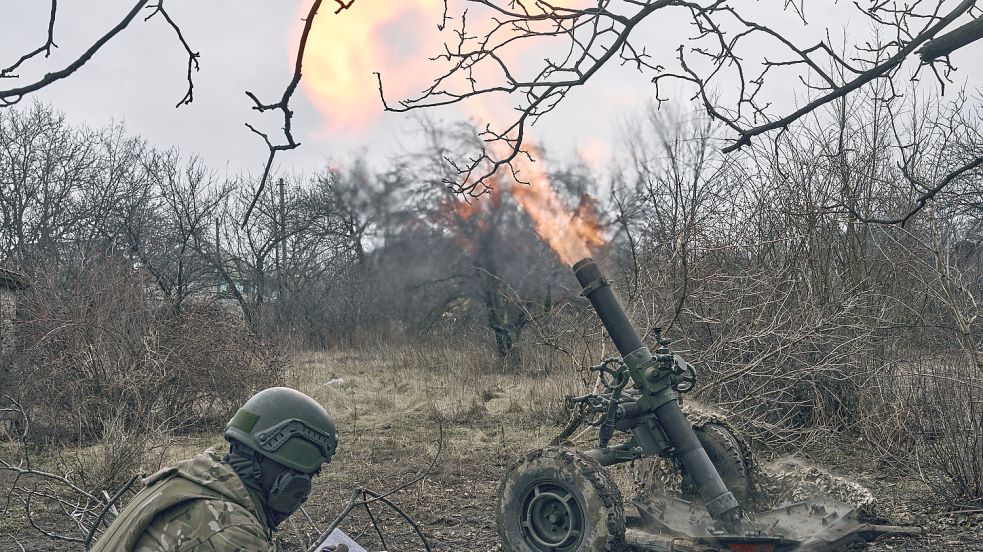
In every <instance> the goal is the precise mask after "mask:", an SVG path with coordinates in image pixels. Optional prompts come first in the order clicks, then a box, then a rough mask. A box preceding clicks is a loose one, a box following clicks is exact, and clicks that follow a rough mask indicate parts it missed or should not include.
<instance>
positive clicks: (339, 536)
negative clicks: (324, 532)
mask: <svg viewBox="0 0 983 552" xmlns="http://www.w3.org/2000/svg"><path fill="white" fill-rule="evenodd" d="M335 544H347V545H348V552H367V551H366V550H365V549H364V548H362V547H361V546H359V544H358V543H357V542H355V541H353V540H352V539H351V537H349V536H348V535H346V534H345V532H344V531H342V530H341V529H335V530H334V531H332V532H331V534H330V535H328V538H326V539H324V542H322V543H321V547H320V548H318V549H317V550H318V552H324V551H325V550H326V549H327V547H328V546H333V545H335Z"/></svg>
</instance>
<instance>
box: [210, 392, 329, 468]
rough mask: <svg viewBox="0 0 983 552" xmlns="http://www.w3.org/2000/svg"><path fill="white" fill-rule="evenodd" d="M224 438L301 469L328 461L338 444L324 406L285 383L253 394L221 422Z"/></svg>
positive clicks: (285, 464)
mask: <svg viewBox="0 0 983 552" xmlns="http://www.w3.org/2000/svg"><path fill="white" fill-rule="evenodd" d="M225 438H226V439H227V440H231V439H235V440H236V441H239V442H240V443H242V444H244V445H246V446H247V447H249V448H251V449H253V450H255V451H256V452H259V453H260V454H262V455H263V456H266V457H267V458H270V459H271V460H273V461H275V462H278V463H280V464H283V465H284V466H287V467H289V468H293V469H295V470H297V471H300V472H303V473H313V472H315V471H317V470H318V468H320V467H321V464H322V463H324V462H330V461H331V455H333V454H334V452H335V448H336V447H337V446H338V438H337V431H336V430H335V425H334V422H333V421H331V416H328V413H327V412H326V411H325V410H324V407H322V406H321V405H320V404H318V403H317V401H315V400H314V399H312V398H310V397H308V396H307V395H305V394H303V393H301V392H300V391H297V390H295V389H290V388H289V387H271V388H269V389H264V390H263V391H260V392H259V393H256V394H255V395H253V396H252V397H251V398H250V399H249V400H248V401H246V404H244V405H242V408H240V409H239V411H238V412H236V413H235V416H233V417H232V419H231V420H229V423H228V425H226V426H225Z"/></svg>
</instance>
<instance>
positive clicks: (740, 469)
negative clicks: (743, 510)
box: [682, 423, 751, 504]
mask: <svg viewBox="0 0 983 552" xmlns="http://www.w3.org/2000/svg"><path fill="white" fill-rule="evenodd" d="M693 431H695V432H696V438H697V439H699V441H700V444H701V445H703V448H704V449H705V450H706V451H707V456H709V457H710V461H711V462H712V463H713V466H714V467H715V468H717V473H719V474H720V478H721V479H723V480H724V485H725V486H726V487H727V490H729V491H730V492H732V493H734V498H736V499H737V501H738V502H740V503H741V504H744V503H745V502H747V500H748V498H749V497H750V496H751V470H750V466H749V465H748V461H747V459H746V458H745V457H744V451H743V449H742V448H741V445H740V444H739V443H738V441H737V438H736V437H734V434H733V433H731V431H730V430H729V429H727V428H726V427H724V426H722V425H720V424H714V423H709V424H706V425H703V426H702V427H694V428H693ZM682 495H683V498H685V499H686V500H692V499H698V498H700V492H699V490H698V489H697V488H696V485H694V484H693V482H692V481H691V480H690V479H689V477H687V476H686V475H685V473H684V474H683V484H682Z"/></svg>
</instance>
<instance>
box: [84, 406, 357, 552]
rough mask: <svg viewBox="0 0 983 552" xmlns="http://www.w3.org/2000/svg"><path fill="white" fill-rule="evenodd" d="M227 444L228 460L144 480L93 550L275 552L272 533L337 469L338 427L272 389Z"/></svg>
mask: <svg viewBox="0 0 983 552" xmlns="http://www.w3.org/2000/svg"><path fill="white" fill-rule="evenodd" d="M225 438H226V440H228V441H229V453H228V454H227V455H225V456H224V457H220V456H219V455H218V454H217V453H216V452H215V451H214V450H211V449H209V450H207V451H205V452H204V453H202V454H199V455H198V456H196V457H195V458H192V459H191V460H185V461H183V462H179V463H177V464H176V465H174V466H171V467H168V468H164V469H162V470H160V471H159V472H157V473H155V474H153V475H151V476H150V477H149V478H147V479H145V480H144V483H145V484H146V488H145V489H143V490H141V491H140V492H139V493H138V494H137V495H136V496H135V497H133V499H132V500H131V501H130V502H129V503H128V504H127V505H126V507H125V508H124V509H123V511H122V512H121V513H120V515H119V517H117V518H116V520H115V521H114V522H113V524H112V525H111V526H110V527H109V528H108V529H107V530H106V532H105V533H104V534H103V535H102V537H100V538H99V540H98V541H97V542H96V543H95V545H94V546H93V548H92V550H93V551H98V552H109V551H112V552H117V551H120V552H122V551H125V552H130V551H132V552H163V551H169V552H170V551H178V550H180V551H181V552H192V551H195V552H197V551H230V552H231V551H249V552H252V551H263V550H271V551H272V550H273V534H272V531H273V529H275V528H276V526H277V525H279V524H280V523H281V522H282V521H283V520H285V519H287V517H288V516H290V514H292V513H293V512H295V511H297V510H298V509H299V508H300V506H301V505H302V504H303V503H304V501H305V500H307V497H308V495H309V494H310V490H311V478H312V477H313V476H314V475H317V473H318V472H319V471H320V470H321V464H323V463H325V462H330V461H331V455H333V454H334V452H335V447H336V445H337V436H336V431H335V425H334V422H332V421H331V417H330V416H328V413H327V412H326V411H325V410H324V408H323V407H322V406H321V405H320V404H318V403H317V402H316V401H314V399H312V398H310V397H308V396H307V395H305V394H303V393H301V392H300V391H296V390H293V389H289V388H286V387H273V388H270V389H266V390H264V391H260V392H259V393H257V394H256V395H254V396H253V397H252V398H250V399H249V400H248V401H246V404H244V405H243V406H242V408H240V409H239V411H238V412H236V414H235V416H233V417H232V420H231V421H229V423H228V425H227V426H226V428H225ZM341 546H344V545H341ZM341 550H343V549H342V548H341V547H339V551H341ZM344 550H347V549H344Z"/></svg>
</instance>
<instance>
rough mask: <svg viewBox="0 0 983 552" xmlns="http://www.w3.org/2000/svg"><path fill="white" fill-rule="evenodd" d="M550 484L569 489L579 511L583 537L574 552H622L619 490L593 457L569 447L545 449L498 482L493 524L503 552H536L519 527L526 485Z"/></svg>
mask: <svg viewBox="0 0 983 552" xmlns="http://www.w3.org/2000/svg"><path fill="white" fill-rule="evenodd" d="M549 481H551V482H555V483H556V484H558V485H560V486H562V487H563V488H565V489H567V490H569V491H570V492H571V493H572V494H573V495H574V497H575V499H576V501H577V502H578V505H579V506H580V508H581V511H582V512H584V513H585V517H586V518H587V519H585V520H584V521H585V530H584V536H583V539H582V540H581V541H580V543H579V545H578V546H577V547H576V549H575V550H576V552H595V551H619V550H624V549H625V511H624V501H623V499H622V497H621V491H619V490H618V486H617V485H616V484H615V482H614V480H613V479H612V478H611V476H610V475H608V473H607V472H606V471H605V470H604V468H603V467H602V466H601V465H600V464H598V463H597V461H596V460H594V459H593V458H591V457H589V456H587V455H585V454H584V453H582V452H580V451H578V450H576V449H571V448H564V447H547V448H544V449H541V450H536V451H533V452H530V453H528V454H526V455H525V456H523V457H522V458H520V459H519V461H517V462H516V463H515V464H514V465H513V466H512V467H511V468H509V470H508V472H506V474H505V477H504V478H502V482H501V483H500V484H499V487H498V500H497V501H496V503H495V522H496V525H497V527H498V535H499V537H500V538H501V541H502V550H504V551H505V552H539V551H540V550H542V548H533V547H532V546H531V545H530V543H529V542H528V541H527V538H528V537H527V536H526V535H525V534H524V531H523V528H522V526H521V524H520V518H521V517H522V510H523V502H524V499H525V496H526V494H527V493H528V491H529V490H530V489H531V487H532V486H533V485H535V484H538V483H540V482H549Z"/></svg>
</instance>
